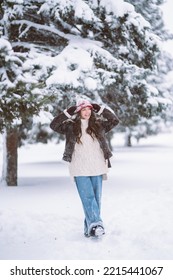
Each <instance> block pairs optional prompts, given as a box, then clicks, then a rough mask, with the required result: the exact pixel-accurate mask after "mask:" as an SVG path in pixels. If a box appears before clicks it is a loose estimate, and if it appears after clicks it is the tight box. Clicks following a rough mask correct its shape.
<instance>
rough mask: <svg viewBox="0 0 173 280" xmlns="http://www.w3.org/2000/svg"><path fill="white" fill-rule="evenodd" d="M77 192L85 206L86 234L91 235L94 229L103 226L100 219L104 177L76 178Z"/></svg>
mask: <svg viewBox="0 0 173 280" xmlns="http://www.w3.org/2000/svg"><path fill="white" fill-rule="evenodd" d="M74 180H75V183H76V186H77V190H78V193H79V196H80V199H81V202H82V205H83V209H84V214H85V220H84V233H85V234H90V231H91V229H92V227H94V226H97V225H101V226H103V223H102V219H101V218H100V210H101V196H102V175H99V176H77V177H74Z"/></svg>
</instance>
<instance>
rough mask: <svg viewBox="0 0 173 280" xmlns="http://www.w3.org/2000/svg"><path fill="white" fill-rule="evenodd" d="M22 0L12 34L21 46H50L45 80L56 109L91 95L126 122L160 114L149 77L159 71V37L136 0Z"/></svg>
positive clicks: (126, 123)
mask: <svg viewBox="0 0 173 280" xmlns="http://www.w3.org/2000/svg"><path fill="white" fill-rule="evenodd" d="M16 1H17V0H16ZM13 2H14V1H13ZM19 2H21V3H23V4H20V5H21V6H22V9H20V10H22V12H21V15H20V16H18V18H17V19H14V20H13V21H12V22H11V26H12V29H13V35H12V37H11V38H12V40H13V41H14V40H15V38H18V40H16V42H15V47H16V48H18V49H21V47H22V45H23V46H24V45H25V47H26V46H27V44H26V43H29V44H28V48H30V44H31V42H32V43H34V45H35V47H36V48H37V50H38V49H39V50H40V51H42V52H43V51H45V49H46V48H47V53H49V55H50V53H51V55H52V56H53V58H54V59H52V65H53V67H54V71H53V72H52V73H50V77H49V78H48V79H47V80H46V83H47V89H48V90H49V91H51V93H52V94H54V95H55V96H56V97H57V102H56V106H57V105H59V106H57V107H59V108H60V109H62V108H63V107H65V106H67V104H69V103H70V102H71V101H73V100H74V99H75V97H76V96H78V95H80V96H81V95H86V96H87V97H88V98H90V99H92V100H95V101H97V102H103V103H106V104H108V105H109V106H110V107H112V108H113V109H114V110H116V111H118V115H119V117H120V119H121V123H122V124H123V125H124V126H128V125H135V124H136V123H137V122H138V119H139V118H140V116H142V117H151V116H152V115H153V114H155V113H156V111H157V109H158V108H156V106H153V104H151V102H149V100H151V98H150V97H151V95H152V94H153V93H151V92H150V88H149V87H148V84H147V80H146V77H147V75H148V74H149V72H150V71H153V69H155V66H156V60H157V54H158V51H159V50H158V41H159V40H158V37H156V36H155V35H154V34H153V32H152V31H151V29H150V25H149V23H148V22H147V21H146V20H145V19H144V18H143V17H142V16H141V15H140V14H139V13H136V12H135V10H134V7H133V6H132V5H131V4H129V3H127V2H124V1H123V0H119V1H116V2H115V1H113V0H99V1H96V0H88V1H83V0H75V1H74V0H66V1H63V0H55V1H52V0H43V1H40V0H39V1H29V0H28V1H19ZM13 9H14V7H13ZM14 36H15V38H14ZM43 42H44V47H43ZM42 64H43V65H44V61H43V62H42ZM157 97H158V96H153V98H154V99H155V100H156V99H157ZM158 100H159V99H158ZM64 101H65V102H64ZM160 107H162V103H161V102H160V101H159V108H160Z"/></svg>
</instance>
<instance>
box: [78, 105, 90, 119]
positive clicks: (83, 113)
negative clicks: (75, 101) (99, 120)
mask: <svg viewBox="0 0 173 280" xmlns="http://www.w3.org/2000/svg"><path fill="white" fill-rule="evenodd" d="M90 116H91V108H90V107H85V108H83V109H82V110H81V111H80V117H81V119H85V120H89V118H90Z"/></svg>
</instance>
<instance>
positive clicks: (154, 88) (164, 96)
mask: <svg viewBox="0 0 173 280" xmlns="http://www.w3.org/2000/svg"><path fill="white" fill-rule="evenodd" d="M127 2H129V3H131V4H133V5H134V7H135V10H136V11H137V12H138V13H140V14H142V16H143V17H144V18H145V19H146V20H147V21H148V22H149V23H150V26H151V30H152V31H153V32H154V34H156V35H157V36H159V37H160V38H161V44H163V43H164V42H165V41H166V40H168V39H171V38H172V37H173V34H171V32H170V31H169V30H167V29H166V27H165V23H164V20H163V12H162V9H161V6H162V5H163V3H165V0H151V1H148V0H127ZM156 66H157V69H156V71H153V72H151V73H150V75H148V76H147V77H146V79H147V83H148V84H149V85H150V91H151V92H153V95H154V96H158V97H159V99H160V103H162V106H161V108H159V107H160V103H159V104H158V102H157V101H158V100H154V99H151V102H152V103H153V106H154V104H155V106H157V107H158V111H157V114H156V115H154V116H153V117H152V118H150V119H147V118H145V117H142V118H141V119H140V120H139V122H138V125H137V126H133V127H131V129H130V130H129V132H130V134H129V138H130V135H132V136H134V135H135V137H137V138H138V140H139V138H140V137H145V136H146V135H151V134H152V133H153V134H157V133H159V132H160V131H161V130H162V129H163V123H164V124H165V125H166V124H167V123H170V108H171V107H172V97H171V85H170V84H169V83H168V82H167V76H168V73H169V72H170V71H172V70H173V57H172V56H171V54H169V53H167V52H166V51H165V50H164V48H163V47H160V52H159V55H158V57H157V64H156ZM144 127H145V129H144ZM127 135H128V133H127ZM130 142H131V141H130V140H128V143H130Z"/></svg>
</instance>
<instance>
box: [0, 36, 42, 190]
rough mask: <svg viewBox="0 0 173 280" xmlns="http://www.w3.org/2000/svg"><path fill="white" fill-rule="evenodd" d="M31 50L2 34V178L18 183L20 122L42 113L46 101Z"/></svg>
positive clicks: (0, 77) (0, 84) (11, 184)
mask: <svg viewBox="0 0 173 280" xmlns="http://www.w3.org/2000/svg"><path fill="white" fill-rule="evenodd" d="M26 58H27V54H26V53H25V54H24V53H23V54H21V53H15V52H14V51H13V49H12V47H11V44H10V43H9V42H8V40H6V39H4V38H0V79H1V81H0V120H1V121H0V131H4V157H3V158H4V162H3V175H2V180H3V181H4V182H5V183H6V184H7V185H8V186H16V185H17V148H18V137H19V135H18V126H19V125H21V124H22V123H23V122H24V123H26V122H27V121H28V119H29V118H30V117H32V116H33V115H34V114H38V112H39V111H40V108H41V107H42V106H43V103H44V101H45V100H44V98H45V97H44V94H43V95H42V94H40V93H41V91H40V87H43V85H42V83H40V81H39V80H38V79H36V77H34V75H31V74H32V73H30V72H32V70H33V69H30V68H27V67H26V65H25V63H24V62H25V60H26Z"/></svg>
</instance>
